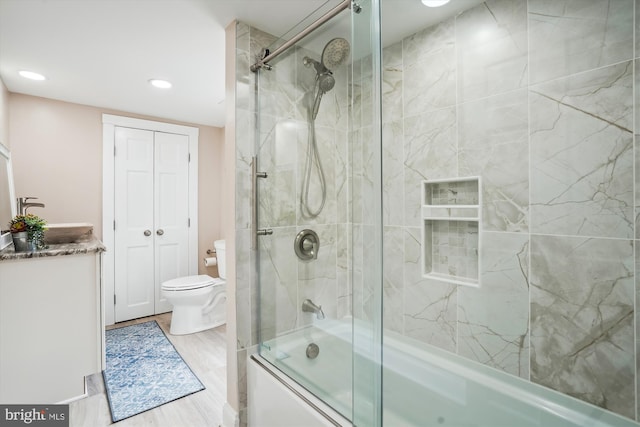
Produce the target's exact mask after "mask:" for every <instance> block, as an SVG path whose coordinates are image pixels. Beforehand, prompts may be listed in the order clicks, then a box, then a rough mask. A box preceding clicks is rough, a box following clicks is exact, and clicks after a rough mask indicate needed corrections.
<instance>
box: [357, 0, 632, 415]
mask: <svg viewBox="0 0 640 427" xmlns="http://www.w3.org/2000/svg"><path fill="white" fill-rule="evenodd" d="M639 9H640V2H639V1H634V0H615V1H608V0H580V1H575V0H490V1H486V2H484V3H482V4H480V5H478V6H476V7H474V8H472V9H469V10H466V11H464V12H462V13H461V14H460V15H458V16H456V17H455V18H451V19H449V20H447V21H444V22H441V23H439V24H437V25H435V26H433V27H429V28H425V29H424V30H422V31H419V32H417V33H415V34H413V35H410V36H408V37H405V38H404V39H403V40H402V41H400V42H396V43H395V44H393V45H388V46H386V47H385V48H384V50H383V86H382V92H383V93H382V99H383V111H382V117H383V129H382V132H383V144H382V150H383V153H384V155H383V175H384V177H383V180H384V187H383V212H384V215H383V220H384V248H385V249H384V254H385V277H384V301H383V304H384V322H385V328H388V329H389V330H393V331H396V332H400V333H403V334H404V335H406V336H408V337H411V338H413V339H416V340H419V341H423V342H427V343H430V344H433V345H437V346H439V347H441V348H444V349H446V350H449V351H451V352H455V353H458V354H460V355H462V356H465V357H468V358H470V359H472V360H475V361H478V362H480V363H484V364H487V365H489V366H492V367H494V368H497V369H500V370H503V371H505V372H508V373H510V374H513V375H517V376H519V377H522V378H524V379H527V380H530V381H532V382H535V383H538V384H541V385H544V386H546V387H550V388H553V389H555V390H558V391H560V392H562V393H565V394H568V395H570V396H574V397H577V398H579V399H582V400H585V401H587V402H590V403H593V404H595V405H598V406H601V407H604V408H606V409H609V410H611V411H614V412H616V413H618V414H621V415H623V416H626V417H629V418H633V419H635V418H636V410H637V409H636V408H637V406H638V405H637V404H636V394H637V390H640V385H639V384H638V381H637V379H636V366H638V367H640V358H639V357H638V356H637V354H639V353H638V351H640V344H639V343H638V339H637V337H636V336H635V335H634V334H635V332H634V325H636V324H637V325H640V320H639V319H638V318H639V317H640V316H637V315H636V313H635V311H634V306H635V301H636V299H638V300H640V296H638V293H639V292H638V291H637V290H636V288H637V286H638V285H637V283H638V279H637V278H636V277H637V276H636V273H635V272H636V264H637V263H638V262H637V258H636V257H637V255H634V245H637V243H638V242H639V241H640V240H635V239H639V237H638V236H640V228H638V227H637V224H638V221H639V220H640V217H639V211H638V207H637V204H638V202H637V200H638V197H637V195H640V187H639V186H640V183H637V180H638V178H635V179H634V165H640V160H638V158H640V156H638V155H637V154H635V155H634V152H635V153H637V152H638V151H637V150H636V151H634V135H635V133H636V132H635V130H634V120H635V122H636V123H639V122H640V121H639V120H638V119H640V115H639V114H640V113H637V111H640V109H639V108H637V107H636V106H637V105H638V104H637V102H636V100H640V95H639V92H640V91H638V89H636V92H635V93H634V83H635V87H636V88H637V87H640V85H638V83H639V82H640V80H635V81H634V67H635V66H636V64H638V61H639V59H637V58H638V56H639V55H640V53H637V52H640V51H638V50H637V49H638V47H637V46H638V44H639V43H638V42H637V41H634V38H636V37H638V33H639V32H640V25H639V24H638V20H636V22H635V27H636V28H638V29H636V28H634V17H635V16H636V15H637V14H638V13H640V12H639ZM634 43H635V51H634ZM383 44H384V41H383ZM636 71H637V70H636ZM635 76H636V77H635V79H638V77H637V76H638V73H637V72H635ZM355 101H356V102H358V100H357V99H356V100H355ZM634 108H635V111H636V113H635V116H634ZM475 175H480V176H481V177H482V184H483V194H482V197H483V206H482V224H481V233H480V238H481V239H480V241H481V249H482V250H481V257H480V274H481V286H480V287H469V286H456V285H451V284H447V283H443V282H438V281H434V280H432V279H425V278H423V277H422V272H421V262H422V261H421V259H420V254H421V245H422V244H423V239H422V236H421V229H420V227H421V223H420V222H421V219H420V203H421V201H420V197H421V182H422V180H431V179H440V178H455V177H464V176H475ZM635 176H636V177H637V176H640V175H638V174H637V172H636V175H635ZM363 179H365V180H366V179H367V178H366V177H364V178H363ZM441 228H442V227H440V229H441ZM430 244H431V242H430ZM400 253H402V254H403V256H400V255H399V254H400ZM635 254H637V251H636V252H635ZM400 265H402V268H400ZM638 330H640V328H638ZM639 401H640V399H639Z"/></svg>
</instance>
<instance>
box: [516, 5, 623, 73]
mask: <svg viewBox="0 0 640 427" xmlns="http://www.w3.org/2000/svg"><path fill="white" fill-rule="evenodd" d="M528 8H529V34H530V39H529V45H530V51H529V58H530V63H531V64H530V68H531V69H530V74H531V77H530V81H531V83H539V82H543V81H546V80H550V79H553V78H557V77H564V76H568V75H570V74H574V73H578V72H580V71H586V70H590V69H594V68H598V67H602V66H606V65H611V64H615V63H616V62H619V61H626V60H630V59H632V57H633V39H634V34H633V17H634V13H633V8H634V1H633V0H579V1H576V0H529V1H528Z"/></svg>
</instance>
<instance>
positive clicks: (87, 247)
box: [0, 236, 107, 262]
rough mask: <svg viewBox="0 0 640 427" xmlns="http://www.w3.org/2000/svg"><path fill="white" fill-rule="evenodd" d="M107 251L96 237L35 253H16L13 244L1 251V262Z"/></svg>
mask: <svg viewBox="0 0 640 427" xmlns="http://www.w3.org/2000/svg"><path fill="white" fill-rule="evenodd" d="M106 250H107V248H105V246H104V245H103V244H102V242H101V241H100V240H98V239H97V238H96V237H95V236H91V238H89V239H87V240H86V241H82V242H76V243H61V244H51V245H47V246H46V247H45V248H44V249H40V250H37V251H35V252H16V251H15V250H14V249H13V244H11V245H9V246H7V247H6V248H4V249H2V250H0V262H2V261H13V260H17V259H27V258H42V257H52V256H61V255H78V254H89V253H93V252H95V253H99V252H104V251H106Z"/></svg>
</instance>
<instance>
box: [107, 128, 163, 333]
mask: <svg viewBox="0 0 640 427" xmlns="http://www.w3.org/2000/svg"><path fill="white" fill-rule="evenodd" d="M115 149H116V151H115V183H114V184H115V185H114V187H115V188H114V199H115V200H114V204H115V236H114V237H115V249H114V252H115V255H114V263H115V274H114V278H115V283H114V285H115V294H116V305H115V321H116V322H120V321H124V320H128V319H133V318H137V317H143V316H148V315H151V314H154V309H155V292H154V281H155V277H154V276H155V272H154V268H153V266H154V250H155V249H154V238H153V234H152V233H151V231H152V230H153V226H154V212H153V187H154V139H153V132H151V131H145V130H139V129H129V128H116V132H115Z"/></svg>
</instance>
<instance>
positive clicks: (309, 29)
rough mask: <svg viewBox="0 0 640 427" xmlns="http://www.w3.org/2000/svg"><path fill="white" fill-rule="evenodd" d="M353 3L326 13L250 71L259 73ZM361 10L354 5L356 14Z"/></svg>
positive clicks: (341, 5) (349, 0)
mask: <svg viewBox="0 0 640 427" xmlns="http://www.w3.org/2000/svg"><path fill="white" fill-rule="evenodd" d="M351 3H352V0H343V1H342V3H340V4H339V5H337V6H336V7H334V8H333V9H331V10H330V11H329V12H327V13H325V14H324V15H322V16H321V17H320V18H318V19H317V20H316V21H314V22H312V23H311V25H309V26H308V27H307V28H305V29H304V30H302V31H300V32H299V33H298V34H296V35H295V36H293V37H292V38H291V39H289V40H288V41H286V42H285V43H284V44H283V45H282V46H280V47H279V48H277V49H276V50H274V51H273V52H271V53H269V54H268V55H266V56H265V57H264V58H262V59H259V60H258V61H257V62H256V63H255V64H253V65H252V66H251V67H250V70H251V71H252V72H254V73H255V72H256V71H258V70H259V69H260V68H262V67H268V63H269V61H271V60H273V59H275V58H276V57H278V56H280V55H281V54H282V53H283V52H284V51H286V50H287V49H289V48H290V47H291V46H293V45H295V44H296V43H298V42H299V41H300V40H302V39H303V38H305V37H306V36H308V35H309V34H310V33H312V32H313V31H314V30H316V29H317V28H318V27H320V26H321V25H322V24H324V23H325V22H327V21H328V20H330V19H331V18H333V17H334V16H336V15H337V14H339V13H340V12H342V11H343V10H345V9H348V8H349V7H350V6H351ZM359 9H360V6H358V5H357V4H355V3H354V4H353V10H354V12H356V13H358V12H359Z"/></svg>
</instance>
